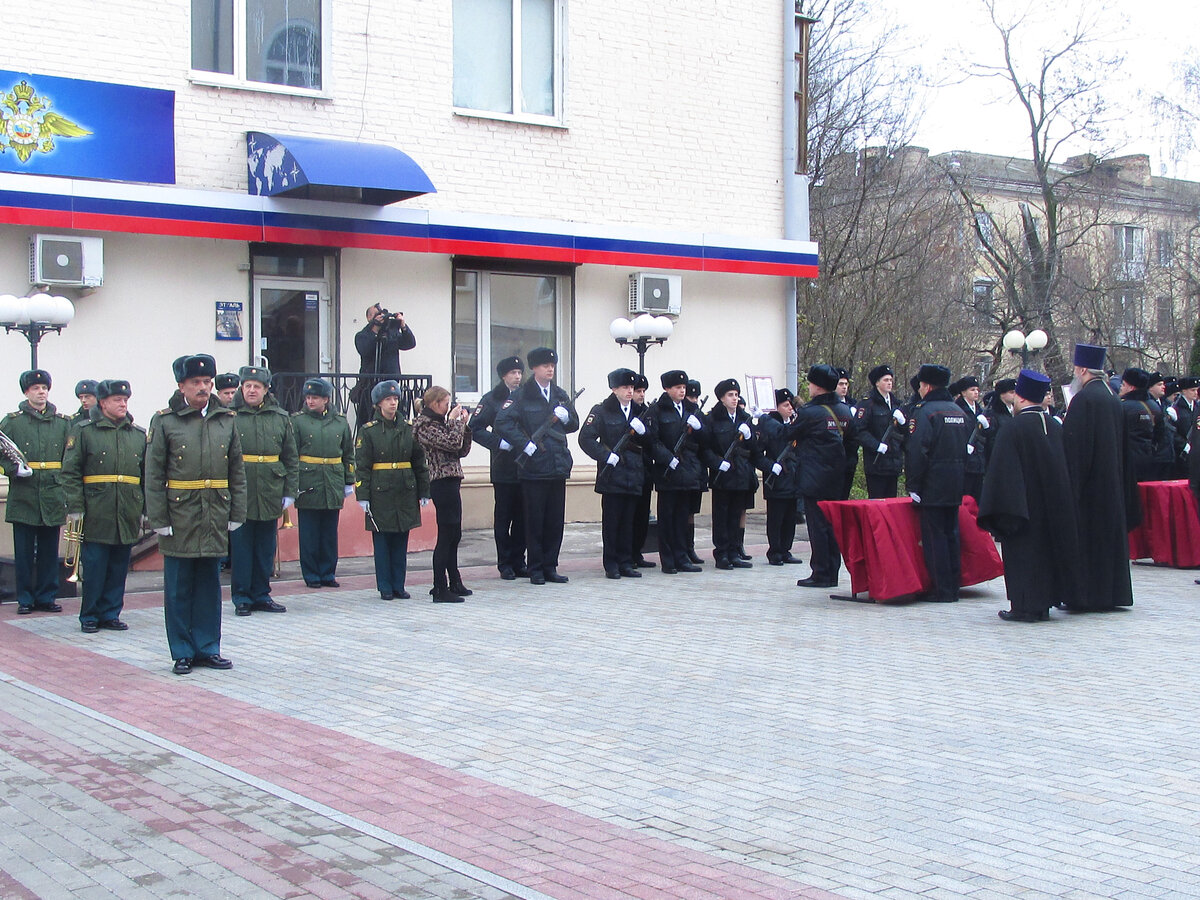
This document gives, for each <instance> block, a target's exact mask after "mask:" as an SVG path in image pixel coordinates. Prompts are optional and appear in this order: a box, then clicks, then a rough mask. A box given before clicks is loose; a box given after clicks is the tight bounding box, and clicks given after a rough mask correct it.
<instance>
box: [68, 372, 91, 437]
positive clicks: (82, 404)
mask: <svg viewBox="0 0 1200 900" xmlns="http://www.w3.org/2000/svg"><path fill="white" fill-rule="evenodd" d="M97 384H98V382H96V381H94V380H93V379H91V378H84V379H83V380H82V381H80V382H79V383H78V384H76V385H75V396H76V397H78V398H79V409H77V410H75V415H73V416H71V424H72V425H78V424H79V423H80V422H86V421H88V419H89V418H90V413H91V411H92V410H93V409H95V408H96V400H97V395H96V385H97Z"/></svg>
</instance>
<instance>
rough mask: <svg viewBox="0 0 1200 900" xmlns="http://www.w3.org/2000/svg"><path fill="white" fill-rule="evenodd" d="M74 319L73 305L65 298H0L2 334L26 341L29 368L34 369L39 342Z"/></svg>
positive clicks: (40, 296)
mask: <svg viewBox="0 0 1200 900" xmlns="http://www.w3.org/2000/svg"><path fill="white" fill-rule="evenodd" d="M73 318H75V305H74V304H73V303H71V301H70V300H68V299H67V298H66V297H51V296H50V295H49V294H45V293H41V294H34V295H33V296H32V297H16V296H14V295H12V294H0V325H3V326H4V331H5V333H11V332H13V331H19V332H21V334H23V335H25V338H26V339H27V340H28V341H29V368H31V369H36V368H37V367H38V359H37V348H38V344H39V343H41V340H42V338H43V337H44V336H45V335H47V334H49V333H50V332H51V331H53V332H54V333H55V334H59V333H61V332H62V330H63V329H64V328H66V327H67V326H68V325H69V324H70V323H71V320H72V319H73Z"/></svg>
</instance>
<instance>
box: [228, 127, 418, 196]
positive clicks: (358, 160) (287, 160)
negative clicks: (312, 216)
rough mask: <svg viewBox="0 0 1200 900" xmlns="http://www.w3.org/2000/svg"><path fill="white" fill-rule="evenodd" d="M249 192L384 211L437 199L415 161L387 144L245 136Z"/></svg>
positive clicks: (256, 134)
mask: <svg viewBox="0 0 1200 900" xmlns="http://www.w3.org/2000/svg"><path fill="white" fill-rule="evenodd" d="M246 176H247V190H248V191H249V192H250V193H251V194H262V195H265V196H268V197H298V198H302V199H305V200H340V201H342V202H349V203H369V204H371V205H374V206H385V205H387V204H389V203H395V202H396V201H397V200H407V199H408V198H409V197H419V196H420V195H421V194H434V193H437V188H435V187H434V186H433V182H432V181H430V180H429V176H428V175H426V174H425V172H424V170H423V169H422V168H421V167H420V166H418V165H417V164H416V163H415V162H414V161H413V158H412V157H411V156H409V155H408V154H407V153H404V152H403V151H401V150H397V149H396V148H395V147H388V146H385V145H384V144H360V143H356V142H354V141H332V140H327V139H325V138H313V137H297V136H295V135H290V134H267V133H266V132H263V131H248V132H246Z"/></svg>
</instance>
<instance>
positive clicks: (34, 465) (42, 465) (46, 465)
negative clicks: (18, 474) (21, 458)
mask: <svg viewBox="0 0 1200 900" xmlns="http://www.w3.org/2000/svg"><path fill="white" fill-rule="evenodd" d="M26 465H27V466H29V468H31V469H61V468H62V463H61V462H34V461H33V460H26Z"/></svg>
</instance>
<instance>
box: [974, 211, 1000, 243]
mask: <svg viewBox="0 0 1200 900" xmlns="http://www.w3.org/2000/svg"><path fill="white" fill-rule="evenodd" d="M995 242H996V222H995V220H994V219H993V218H992V214H991V213H986V212H977V213H975V249H976V250H986V249H987V248H988V247H992V246H995Z"/></svg>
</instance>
